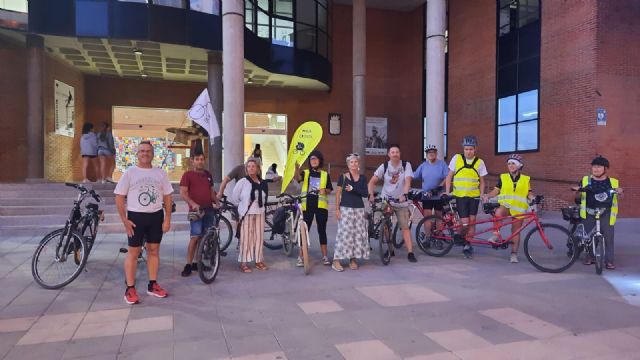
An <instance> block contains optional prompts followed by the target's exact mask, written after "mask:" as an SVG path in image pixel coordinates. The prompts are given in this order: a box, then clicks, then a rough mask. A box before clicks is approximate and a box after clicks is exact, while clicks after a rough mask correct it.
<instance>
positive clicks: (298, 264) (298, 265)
mask: <svg viewBox="0 0 640 360" xmlns="http://www.w3.org/2000/svg"><path fill="white" fill-rule="evenodd" d="M296 266H297V267H303V266H304V260H302V257H300V256H298V261H297V262H296Z"/></svg>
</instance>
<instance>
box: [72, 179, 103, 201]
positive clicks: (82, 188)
mask: <svg viewBox="0 0 640 360" xmlns="http://www.w3.org/2000/svg"><path fill="white" fill-rule="evenodd" d="M64 184H65V186H69V187H72V188H76V189H78V190H79V191H80V194H82V195H84V194H87V193H88V194H89V195H91V197H92V198H93V199H94V200H95V201H97V202H100V201H102V197H101V196H100V194H98V193H97V192H96V191H95V190H93V189H91V190H88V189H87V188H86V187H85V186H84V185H80V184H74V183H69V182H66V183H64Z"/></svg>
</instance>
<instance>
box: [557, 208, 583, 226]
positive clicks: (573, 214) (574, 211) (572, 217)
mask: <svg viewBox="0 0 640 360" xmlns="http://www.w3.org/2000/svg"><path fill="white" fill-rule="evenodd" d="M560 210H561V211H562V219H564V220H565V221H569V222H570V223H572V224H575V223H579V222H580V208H578V207H577V206H571V207H566V208H562V209H560Z"/></svg>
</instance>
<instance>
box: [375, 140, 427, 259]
mask: <svg viewBox="0 0 640 360" xmlns="http://www.w3.org/2000/svg"><path fill="white" fill-rule="evenodd" d="M387 155H388V156H389V161H387V162H386V163H384V164H382V165H380V166H378V169H376V171H375V173H373V177H372V178H371V180H370V181H369V185H368V187H369V201H370V202H373V201H374V200H375V196H374V194H373V193H374V189H375V186H376V184H377V183H378V181H380V180H383V184H382V194H381V195H382V197H383V198H385V197H387V198H395V199H398V200H399V202H391V203H390V204H391V207H392V208H393V211H394V213H395V214H396V217H397V218H398V224H399V226H400V229H401V230H402V238H403V239H404V245H405V246H406V247H407V251H408V252H409V254H408V255H407V258H408V259H409V261H410V262H416V261H417V260H416V256H415V255H414V254H413V243H412V242H411V230H410V229H409V217H410V214H409V208H408V207H409V202H408V201H407V194H408V193H409V188H411V180H412V178H413V169H412V168H411V164H410V163H409V162H408V161H403V160H400V145H398V144H391V145H389V147H388V148H387Z"/></svg>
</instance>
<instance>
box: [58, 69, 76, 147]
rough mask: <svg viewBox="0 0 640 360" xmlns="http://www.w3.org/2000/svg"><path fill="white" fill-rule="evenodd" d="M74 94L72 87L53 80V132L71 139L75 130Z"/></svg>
mask: <svg viewBox="0 0 640 360" xmlns="http://www.w3.org/2000/svg"><path fill="white" fill-rule="evenodd" d="M75 102H76V98H75V92H74V89H73V86H70V85H67V84H65V83H63V82H62V81H58V80H55V131H56V134H60V135H64V136H71V137H73V133H74V128H75V112H76V111H75Z"/></svg>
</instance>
